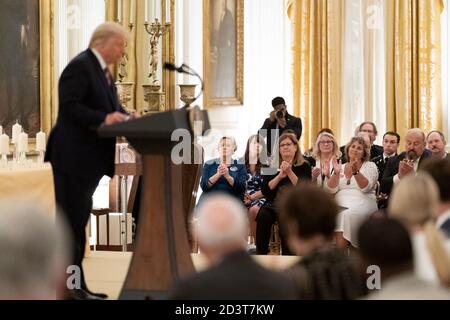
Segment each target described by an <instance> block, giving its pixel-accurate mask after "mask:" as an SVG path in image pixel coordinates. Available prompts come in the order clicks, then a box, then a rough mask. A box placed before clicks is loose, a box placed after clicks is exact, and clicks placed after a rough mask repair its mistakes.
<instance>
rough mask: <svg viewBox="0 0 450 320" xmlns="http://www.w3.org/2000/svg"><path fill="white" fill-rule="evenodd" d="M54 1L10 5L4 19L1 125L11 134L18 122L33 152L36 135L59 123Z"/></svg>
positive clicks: (19, 0) (20, 1) (26, 0)
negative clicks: (54, 53)
mask: <svg viewBox="0 0 450 320" xmlns="http://www.w3.org/2000/svg"><path fill="white" fill-rule="evenodd" d="M53 1H54V0H41V1H38V0H16V1H8V2H5V3H4V5H5V6H6V7H4V8H3V12H2V14H3V15H4V16H3V17H2V18H1V20H2V30H3V31H2V32H3V33H2V35H1V38H2V40H3V41H4V43H3V46H4V48H3V49H4V50H2V55H1V58H2V63H3V68H1V69H2V72H1V77H2V78H1V79H0V81H1V82H0V94H1V97H0V98H1V99H0V116H1V121H2V122H1V123H0V124H1V125H3V126H4V128H5V129H7V130H8V131H7V132H8V134H11V126H12V125H13V124H14V123H15V122H16V121H18V122H19V123H20V124H21V125H22V126H23V129H24V131H25V132H26V133H28V135H29V138H30V139H29V141H30V148H29V150H30V151H32V150H34V146H33V145H34V144H35V136H36V133H37V132H39V131H41V130H42V131H45V132H47V133H48V132H49V131H50V129H51V126H52V125H53V123H54V119H55V117H54V116H53V114H54V105H53V103H54V99H53V93H54V84H53V80H54V76H53V64H54V63H53V60H54V55H53V52H54V48H53V42H54V41H53V16H54V15H53V3H54V2H53Z"/></svg>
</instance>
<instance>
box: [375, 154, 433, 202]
mask: <svg viewBox="0 0 450 320" xmlns="http://www.w3.org/2000/svg"><path fill="white" fill-rule="evenodd" d="M430 156H431V151H430V150H427V149H425V150H424V151H423V153H422V156H421V157H420V159H419V168H420V166H421V165H422V163H423V160H424V159H426V158H428V157H430ZM405 158H406V152H402V153H401V154H400V155H398V156H396V157H392V158H390V159H389V161H388V162H387V164H386V168H385V169H384V172H383V178H382V179H381V184H380V192H382V193H385V194H387V195H389V194H390V193H391V190H392V186H393V184H394V176H395V175H396V174H397V173H398V166H399V164H400V161H402V160H403V159H405Z"/></svg>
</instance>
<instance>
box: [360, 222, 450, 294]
mask: <svg viewBox="0 0 450 320" xmlns="http://www.w3.org/2000/svg"><path fill="white" fill-rule="evenodd" d="M380 235H382V236H380ZM358 239H359V241H358V242H359V255H360V257H361V262H362V269H363V270H362V271H363V273H364V274H365V275H366V276H367V275H368V274H367V272H368V271H367V270H369V269H368V268H369V266H378V267H379V271H380V275H379V276H380V278H379V279H377V278H373V279H374V281H373V282H371V281H370V280H369V279H368V281H369V283H370V284H372V285H374V289H372V291H371V294H369V296H368V299H369V300H430V299H445V300H447V299H450V291H448V290H446V289H443V288H440V287H437V286H434V285H432V284H430V283H427V282H426V281H423V280H421V279H419V278H418V277H417V276H416V275H415V274H414V270H413V265H414V263H413V249H412V244H411V239H410V237H409V234H408V231H407V230H406V229H405V227H404V226H403V225H402V224H401V223H400V222H398V221H396V220H393V219H389V218H382V219H369V220H367V221H365V222H364V223H363V224H362V225H361V228H360V229H359V231H358ZM373 275H375V274H373ZM377 281H379V282H378V285H379V287H378V288H377V287H376V285H377V283H376V282H377Z"/></svg>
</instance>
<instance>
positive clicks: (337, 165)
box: [331, 157, 341, 176]
mask: <svg viewBox="0 0 450 320" xmlns="http://www.w3.org/2000/svg"><path fill="white" fill-rule="evenodd" d="M331 162H332V164H333V172H334V174H335V175H337V176H338V175H339V174H340V173H341V164H340V163H339V162H338V161H337V159H336V157H333V158H331Z"/></svg>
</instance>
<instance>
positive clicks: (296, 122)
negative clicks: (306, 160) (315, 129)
mask: <svg viewBox="0 0 450 320" xmlns="http://www.w3.org/2000/svg"><path fill="white" fill-rule="evenodd" d="M277 123H278V122H277V121H276V120H275V121H270V118H267V119H266V120H265V121H264V124H263V126H262V127H261V129H260V131H259V134H261V135H262V136H263V137H267V139H266V144H267V151H268V152H269V153H272V149H273V146H272V144H273V143H276V141H275V140H276V137H272V130H276V129H277ZM286 130H293V131H294V132H295V134H296V135H297V139H300V137H301V136H302V120H301V119H300V118H297V117H294V116H291V115H290V114H288V113H286V127H285V128H284V129H281V128H278V137H279V136H281V135H282V134H283V132H284V131H286Z"/></svg>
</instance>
